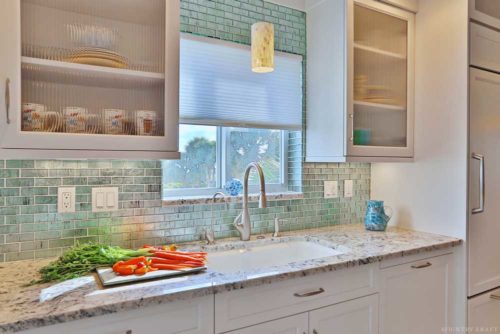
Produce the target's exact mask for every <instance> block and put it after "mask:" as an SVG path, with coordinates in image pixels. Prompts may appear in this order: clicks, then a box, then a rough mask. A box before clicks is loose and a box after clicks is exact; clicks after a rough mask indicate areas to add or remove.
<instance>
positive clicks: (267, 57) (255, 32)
mask: <svg viewBox="0 0 500 334" xmlns="http://www.w3.org/2000/svg"><path fill="white" fill-rule="evenodd" d="M252 71H253V72H255V73H269V72H272V71H274V26H273V24H272V23H269V22H257V23H254V24H252Z"/></svg>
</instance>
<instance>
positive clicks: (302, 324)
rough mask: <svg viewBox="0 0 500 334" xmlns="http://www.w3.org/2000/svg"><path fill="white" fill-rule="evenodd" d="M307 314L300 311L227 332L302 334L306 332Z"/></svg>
mask: <svg viewBox="0 0 500 334" xmlns="http://www.w3.org/2000/svg"><path fill="white" fill-rule="evenodd" d="M308 322H309V316H308V314H307V313H301V314H297V315H294V316H292V317H287V318H282V319H278V320H274V321H269V322H265V323H263V324H259V325H255V326H250V327H246V328H242V329H237V330H235V331H233V332H229V333H227V334H255V333H261V334H302V333H307V332H308V328H307V327H308Z"/></svg>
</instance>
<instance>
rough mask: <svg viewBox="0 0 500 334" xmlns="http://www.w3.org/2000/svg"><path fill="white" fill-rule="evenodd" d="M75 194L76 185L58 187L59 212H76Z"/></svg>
mask: <svg viewBox="0 0 500 334" xmlns="http://www.w3.org/2000/svg"><path fill="white" fill-rule="evenodd" d="M75 196H76V191H75V187H59V188H58V189H57V212H58V213H72V212H76V205H75Z"/></svg>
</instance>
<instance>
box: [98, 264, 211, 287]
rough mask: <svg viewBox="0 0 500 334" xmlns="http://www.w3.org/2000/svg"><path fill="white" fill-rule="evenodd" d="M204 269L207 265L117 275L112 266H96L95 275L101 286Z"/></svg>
mask: <svg viewBox="0 0 500 334" xmlns="http://www.w3.org/2000/svg"><path fill="white" fill-rule="evenodd" d="M204 270H207V267H199V268H189V269H183V270H157V271H150V272H149V273H146V274H144V275H128V276H119V275H117V274H115V273H114V271H113V269H112V268H98V269H97V275H98V276H99V279H100V280H101V282H102V285H103V286H112V285H118V284H127V283H136V282H140V281H145V280H150V279H155V278H166V277H172V276H180V275H189V274H193V273H198V272H201V271H204Z"/></svg>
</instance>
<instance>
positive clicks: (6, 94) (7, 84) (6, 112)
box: [5, 78, 10, 124]
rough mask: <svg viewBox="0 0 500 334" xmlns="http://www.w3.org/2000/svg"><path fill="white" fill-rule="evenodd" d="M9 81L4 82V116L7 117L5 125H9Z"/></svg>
mask: <svg viewBox="0 0 500 334" xmlns="http://www.w3.org/2000/svg"><path fill="white" fill-rule="evenodd" d="M9 112H10V79H9V78H7V79H6V80H5V116H6V117H7V124H10V115H9Z"/></svg>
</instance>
